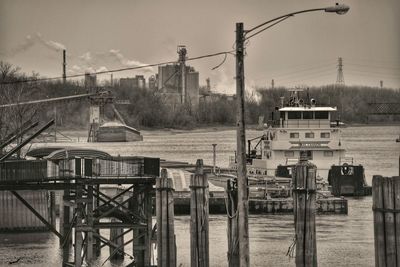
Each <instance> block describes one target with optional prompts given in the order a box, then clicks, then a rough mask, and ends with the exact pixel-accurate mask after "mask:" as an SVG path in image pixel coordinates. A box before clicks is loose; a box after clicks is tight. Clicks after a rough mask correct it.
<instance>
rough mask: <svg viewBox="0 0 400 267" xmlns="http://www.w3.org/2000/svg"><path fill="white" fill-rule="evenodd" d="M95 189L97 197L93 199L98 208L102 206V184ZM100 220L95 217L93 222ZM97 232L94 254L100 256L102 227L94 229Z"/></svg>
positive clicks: (94, 205) (95, 207)
mask: <svg viewBox="0 0 400 267" xmlns="http://www.w3.org/2000/svg"><path fill="white" fill-rule="evenodd" d="M94 190H95V192H96V197H95V199H94V201H93V209H94V210H95V209H97V207H99V206H100V185H95V187H94ZM98 222H99V220H98V219H95V218H94V219H93V223H94V224H95V223H98ZM94 231H95V233H96V234H97V235H95V244H94V256H95V257H98V256H100V252H101V241H100V238H98V236H99V235H100V229H95V230H94Z"/></svg>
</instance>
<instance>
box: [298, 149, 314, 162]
mask: <svg viewBox="0 0 400 267" xmlns="http://www.w3.org/2000/svg"><path fill="white" fill-rule="evenodd" d="M300 158H301V159H307V160H312V159H313V155H312V151H311V150H305V151H304V150H303V151H300Z"/></svg>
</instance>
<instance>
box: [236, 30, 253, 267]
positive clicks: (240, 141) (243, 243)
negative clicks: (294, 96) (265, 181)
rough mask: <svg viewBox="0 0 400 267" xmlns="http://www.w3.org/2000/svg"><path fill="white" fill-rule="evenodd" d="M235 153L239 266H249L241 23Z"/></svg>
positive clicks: (238, 42)
mask: <svg viewBox="0 0 400 267" xmlns="http://www.w3.org/2000/svg"><path fill="white" fill-rule="evenodd" d="M236 108H237V117H236V125H237V130H236V138H237V140H236V145H237V148H236V151H237V185H238V209H237V211H238V216H239V219H238V220H239V225H238V232H239V238H238V239H239V257H240V266H242V267H245V266H250V257H249V252H250V249H249V221H248V217H249V195H248V179H247V171H246V132H245V120H244V30H243V23H236Z"/></svg>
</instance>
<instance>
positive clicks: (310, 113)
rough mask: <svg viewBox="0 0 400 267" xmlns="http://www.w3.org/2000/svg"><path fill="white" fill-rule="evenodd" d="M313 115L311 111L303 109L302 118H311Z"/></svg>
mask: <svg viewBox="0 0 400 267" xmlns="http://www.w3.org/2000/svg"><path fill="white" fill-rule="evenodd" d="M313 117H314V116H313V112H312V111H303V120H312V119H313Z"/></svg>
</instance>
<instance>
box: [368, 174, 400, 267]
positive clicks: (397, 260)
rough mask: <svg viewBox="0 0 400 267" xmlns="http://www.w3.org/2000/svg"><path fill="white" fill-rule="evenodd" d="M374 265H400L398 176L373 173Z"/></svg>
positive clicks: (399, 184) (399, 191) (399, 192)
mask: <svg viewBox="0 0 400 267" xmlns="http://www.w3.org/2000/svg"><path fill="white" fill-rule="evenodd" d="M372 198H373V204H372V209H373V212H374V238H375V266H377V267H389V266H400V177H399V176H397V177H382V176H380V175H374V177H373V179H372Z"/></svg>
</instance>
